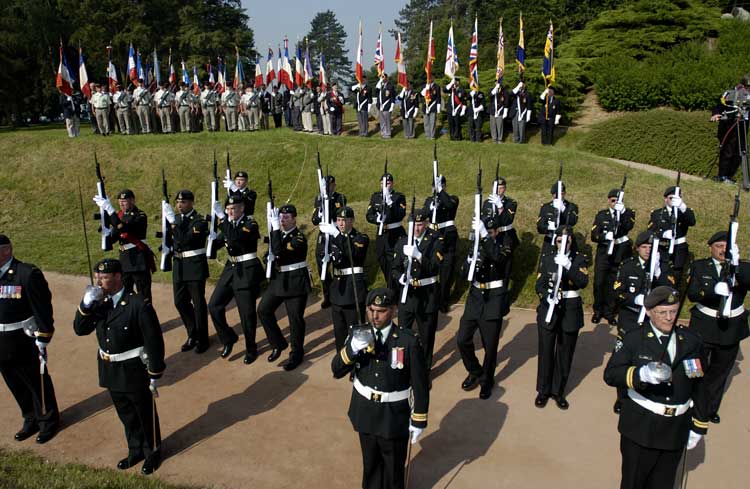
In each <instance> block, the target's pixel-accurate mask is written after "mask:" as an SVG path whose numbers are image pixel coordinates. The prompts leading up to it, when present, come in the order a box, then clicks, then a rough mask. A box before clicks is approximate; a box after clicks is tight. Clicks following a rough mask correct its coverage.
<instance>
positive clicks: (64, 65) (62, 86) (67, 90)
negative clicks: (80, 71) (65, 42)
mask: <svg viewBox="0 0 750 489" xmlns="http://www.w3.org/2000/svg"><path fill="white" fill-rule="evenodd" d="M75 81H76V80H75V78H73V72H72V71H70V66H68V59H67V58H66V57H65V52H64V51H63V47H62V43H60V65H59V66H58V67H57V81H56V82H55V86H56V87H57V89H58V90H59V91H60V92H61V93H64V94H65V95H67V96H69V97H70V96H72V95H73V84H74V83H75Z"/></svg>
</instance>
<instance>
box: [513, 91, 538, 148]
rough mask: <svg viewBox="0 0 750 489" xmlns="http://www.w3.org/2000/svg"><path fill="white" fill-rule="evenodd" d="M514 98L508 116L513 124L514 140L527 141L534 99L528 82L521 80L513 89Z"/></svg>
mask: <svg viewBox="0 0 750 489" xmlns="http://www.w3.org/2000/svg"><path fill="white" fill-rule="evenodd" d="M512 92H513V98H512V100H511V102H510V108H509V112H508V118H510V120H511V123H512V125H513V142H514V143H517V144H524V143H526V125H527V124H528V123H529V122H530V121H531V111H532V109H533V105H534V100H533V99H532V98H531V95H529V92H528V90H527V89H526V83H525V82H524V81H523V80H521V82H520V83H519V84H518V85H516V87H515V88H513V90H512Z"/></svg>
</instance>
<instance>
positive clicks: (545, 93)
mask: <svg viewBox="0 0 750 489" xmlns="http://www.w3.org/2000/svg"><path fill="white" fill-rule="evenodd" d="M548 93H549V88H545V89H544V91H543V92H542V93H541V94H540V95H539V98H540V99H541V100H544V97H546V96H547V94H548Z"/></svg>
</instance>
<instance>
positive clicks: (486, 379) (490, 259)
mask: <svg viewBox="0 0 750 489" xmlns="http://www.w3.org/2000/svg"><path fill="white" fill-rule="evenodd" d="M499 227H500V223H499V218H498V216H496V215H495V216H486V217H483V218H482V219H481V220H475V221H474V222H473V223H472V228H473V232H474V236H475V239H477V236H478V239H479V240H480V242H479V257H478V259H477V264H476V268H475V270H474V280H473V281H472V283H471V288H470V289H469V296H468V298H467V299H466V307H465V309H464V315H463V316H462V317H461V322H460V324H459V327H458V334H457V335H456V343H457V344H458V351H459V352H460V353H461V359H462V360H463V362H464V367H466V370H467V371H468V372H469V375H468V376H467V377H466V379H465V380H464V381H463V383H462V384H461V388H462V389H463V390H465V391H469V390H472V389H474V388H475V387H476V386H477V384H479V385H480V386H481V389H480V391H479V397H480V398H481V399H489V397H490V395H491V394H492V388H493V387H494V385H495V367H496V366H497V346H498V343H499V342H500V330H501V328H502V326H503V317H504V316H505V315H506V314H508V312H509V311H510V302H509V300H508V284H507V282H506V281H505V279H504V278H503V277H504V273H505V261H506V260H508V257H509V253H510V249H509V248H508V247H507V246H506V245H504V244H503V243H502V241H501V239H500V232H499V231H498V228H499ZM477 329H479V334H480V336H481V337H482V345H483V346H484V362H483V364H482V365H480V364H479V360H477V356H476V354H475V353H474V334H475V333H476V331H477Z"/></svg>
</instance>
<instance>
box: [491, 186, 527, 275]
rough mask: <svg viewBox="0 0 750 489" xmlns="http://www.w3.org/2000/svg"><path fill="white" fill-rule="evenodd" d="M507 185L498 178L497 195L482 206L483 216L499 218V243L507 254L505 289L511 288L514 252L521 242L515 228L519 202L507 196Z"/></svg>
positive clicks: (504, 262)
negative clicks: (514, 223)
mask: <svg viewBox="0 0 750 489" xmlns="http://www.w3.org/2000/svg"><path fill="white" fill-rule="evenodd" d="M507 185H508V184H507V182H506V180H505V179H504V178H503V177H499V178H498V181H497V189H496V193H490V194H489V197H488V198H487V200H485V201H484V204H482V216H484V217H490V216H496V217H497V224H498V228H497V241H498V242H499V243H502V245H503V246H504V247H505V250H506V252H507V257H506V259H505V260H503V267H504V271H503V280H504V281H505V287H506V288H509V287H510V273H511V271H512V268H513V252H514V251H515V249H516V247H517V246H518V244H519V243H520V241H519V240H518V233H516V229H515V228H514V227H513V221H514V220H515V218H516V210H518V202H516V201H515V200H514V199H511V198H510V197H508V196H507V195H506V194H505V190H506V188H507Z"/></svg>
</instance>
